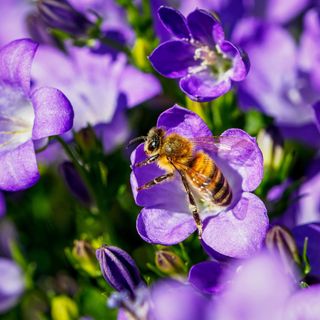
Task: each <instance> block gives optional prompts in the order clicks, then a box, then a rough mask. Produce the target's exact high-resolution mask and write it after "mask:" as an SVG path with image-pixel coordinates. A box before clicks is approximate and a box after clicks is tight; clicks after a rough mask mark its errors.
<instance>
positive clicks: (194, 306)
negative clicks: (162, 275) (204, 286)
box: [148, 280, 209, 320]
mask: <svg viewBox="0 0 320 320" xmlns="http://www.w3.org/2000/svg"><path fill="white" fill-rule="evenodd" d="M208 302H209V300H208V298H207V297H205V296H204V295H202V294H201V293H200V292H198V291H197V290H195V289H194V288H193V287H192V286H191V285H190V284H185V283H181V282H178V281H174V280H162V281H159V282H157V283H156V284H154V285H153V287H152V288H151V307H150V311H149V314H148V316H149V317H148V319H152V320H168V319H170V320H194V319H206V312H207V305H208Z"/></svg>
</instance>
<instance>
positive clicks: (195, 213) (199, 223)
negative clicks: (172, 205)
mask: <svg viewBox="0 0 320 320" xmlns="http://www.w3.org/2000/svg"><path fill="white" fill-rule="evenodd" d="M178 172H179V174H180V176H181V179H182V183H183V185H184V188H185V189H186V192H187V194H188V199H189V204H190V210H191V212H192V216H193V219H194V221H195V223H196V226H197V228H198V237H199V239H200V240H201V238H202V221H201V218H200V214H199V210H198V207H197V204H196V201H195V199H194V196H193V194H192V192H191V190H190V186H189V184H188V181H187V179H186V177H185V175H184V173H183V172H182V171H180V170H178Z"/></svg>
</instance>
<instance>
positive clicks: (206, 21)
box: [149, 6, 249, 101]
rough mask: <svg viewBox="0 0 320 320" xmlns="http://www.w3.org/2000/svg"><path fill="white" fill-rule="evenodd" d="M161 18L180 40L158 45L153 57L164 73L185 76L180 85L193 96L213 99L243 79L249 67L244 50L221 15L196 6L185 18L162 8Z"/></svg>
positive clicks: (152, 59) (171, 10)
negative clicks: (229, 36) (224, 25)
mask: <svg viewBox="0 0 320 320" xmlns="http://www.w3.org/2000/svg"><path fill="white" fill-rule="evenodd" d="M158 14H159V17H160V19H161V21H162V23H163V24H164V26H165V27H166V28H167V29H168V31H170V32H171V33H172V34H173V35H174V36H175V37H176V38H177V39H176V40H169V41H166V42H164V43H162V44H161V45H160V46H158V47H157V48H156V49H155V50H154V51H153V52H152V54H151V56H150V57H149V59H150V62H151V64H152V66H153V67H154V68H155V69H156V70H157V71H158V72H159V73H160V74H161V75H163V76H165V77H168V78H181V80H180V88H181V90H182V91H183V92H185V93H186V94H187V95H188V96H189V97H190V98H191V99H193V100H196V101H210V100H213V99H215V98H217V97H219V96H221V95H223V94H225V93H226V92H228V91H229V90H230V88H231V82H232V81H241V80H243V79H244V78H245V77H246V75H247V73H248V70H249V64H248V61H247V59H246V57H245V55H244V54H243V52H242V51H241V50H240V49H239V48H237V47H236V46H235V45H234V44H232V43H231V42H229V41H227V40H225V37H224V32H223V29H222V26H221V24H220V22H219V20H218V19H217V18H215V17H214V16H213V15H211V14H210V13H209V12H207V11H205V10H200V9H196V10H195V11H193V12H191V13H190V14H189V15H188V16H187V18H185V17H184V16H183V15H182V14H181V13H180V12H179V11H177V10H175V9H173V8H170V7H164V6H162V7H160V9H159V11H158Z"/></svg>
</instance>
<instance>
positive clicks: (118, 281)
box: [96, 245, 142, 297]
mask: <svg viewBox="0 0 320 320" xmlns="http://www.w3.org/2000/svg"><path fill="white" fill-rule="evenodd" d="M96 256H97V259H98V261H99V264H100V269H101V272H102V275H103V277H104V278H105V280H106V281H107V282H108V283H109V285H110V286H111V287H113V288H114V289H115V290H117V291H119V292H123V291H126V292H129V293H130V295H131V296H132V297H133V296H134V291H135V289H136V288H137V287H138V286H139V285H140V284H141V282H142V280H141V277H140V273H139V270H138V268H137V266H136V264H135V262H134V260H133V259H132V258H131V257H130V256H129V254H128V253H126V252H125V251H123V250H121V249H119V248H117V247H112V246H106V245H104V246H102V247H101V248H100V249H98V250H97V251H96Z"/></svg>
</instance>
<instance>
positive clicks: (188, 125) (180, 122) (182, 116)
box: [157, 104, 212, 138]
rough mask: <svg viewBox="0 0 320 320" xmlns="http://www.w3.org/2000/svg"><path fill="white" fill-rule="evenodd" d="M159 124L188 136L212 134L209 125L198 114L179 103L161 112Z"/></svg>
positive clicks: (169, 130)
mask: <svg viewBox="0 0 320 320" xmlns="http://www.w3.org/2000/svg"><path fill="white" fill-rule="evenodd" d="M157 126H158V127H162V128H164V129H166V130H167V131H168V132H176V133H178V134H180V135H182V136H184V137H187V138H196V137H211V136H212V133H211V131H210V130H209V128H208V126H207V125H206V124H205V122H204V121H203V120H202V119H201V118H200V117H199V116H198V115H197V114H195V113H194V112H192V111H190V110H187V109H185V108H182V107H180V106H179V105H177V104H175V105H174V106H173V107H172V108H169V109H168V110H166V111H164V112H163V113H161V115H160V116H159V119H158V122H157Z"/></svg>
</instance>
